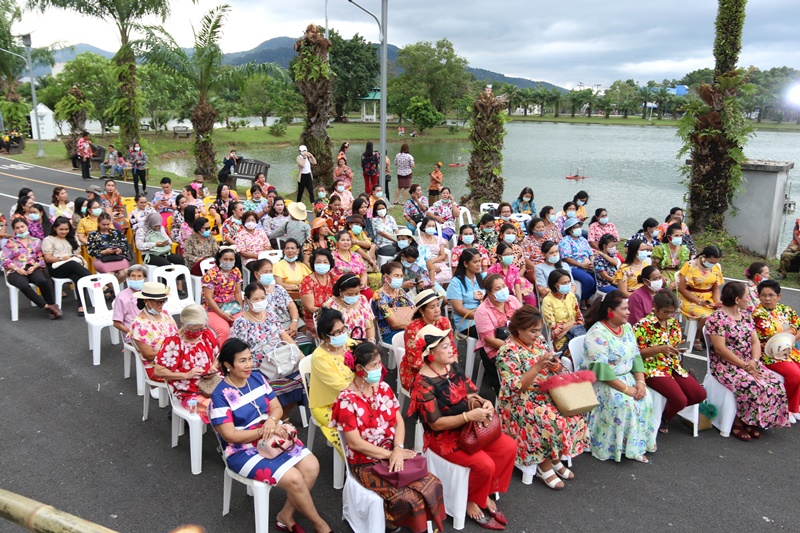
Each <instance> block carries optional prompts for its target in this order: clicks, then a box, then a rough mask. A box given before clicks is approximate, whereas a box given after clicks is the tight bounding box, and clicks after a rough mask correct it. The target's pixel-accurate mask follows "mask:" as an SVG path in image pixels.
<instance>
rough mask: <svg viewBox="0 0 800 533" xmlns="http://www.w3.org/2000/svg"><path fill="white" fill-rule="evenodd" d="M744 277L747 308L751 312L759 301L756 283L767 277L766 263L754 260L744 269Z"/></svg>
mask: <svg viewBox="0 0 800 533" xmlns="http://www.w3.org/2000/svg"><path fill="white" fill-rule="evenodd" d="M744 277H745V279H746V280H747V281H746V282H745V285H747V310H748V311H750V312H751V313H752V312H753V311H754V310H755V309H756V307H758V306H759V304H760V303H761V300H760V297H759V294H758V284H759V283H761V282H762V281H765V280H768V279H769V267H768V266H767V264H766V263H762V262H761V261H756V262H755V263H751V264H750V266H749V267H747V268H746V269H745V270H744ZM778 294H780V291H779V292H778Z"/></svg>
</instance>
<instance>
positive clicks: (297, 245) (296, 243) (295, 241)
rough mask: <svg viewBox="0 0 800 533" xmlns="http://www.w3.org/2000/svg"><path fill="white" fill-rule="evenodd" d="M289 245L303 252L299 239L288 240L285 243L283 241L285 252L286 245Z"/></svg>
mask: <svg viewBox="0 0 800 533" xmlns="http://www.w3.org/2000/svg"><path fill="white" fill-rule="evenodd" d="M289 243H292V244H294V245H295V246H296V247H297V249H298V250H301V246H300V243H299V242H297V239H286V240H285V241H283V249H284V250H285V249H286V245H287V244H289Z"/></svg>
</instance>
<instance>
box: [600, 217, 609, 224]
mask: <svg viewBox="0 0 800 533" xmlns="http://www.w3.org/2000/svg"><path fill="white" fill-rule="evenodd" d="M599 221H600V224H603V225H606V224H608V217H602V218H600V219H599Z"/></svg>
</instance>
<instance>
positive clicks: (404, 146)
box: [400, 143, 409, 154]
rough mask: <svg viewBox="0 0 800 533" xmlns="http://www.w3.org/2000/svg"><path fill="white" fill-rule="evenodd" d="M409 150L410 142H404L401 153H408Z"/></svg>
mask: <svg viewBox="0 0 800 533" xmlns="http://www.w3.org/2000/svg"><path fill="white" fill-rule="evenodd" d="M408 150H409V148H408V143H403V144H402V145H401V146H400V153H401V154H407V153H408Z"/></svg>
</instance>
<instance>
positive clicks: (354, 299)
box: [342, 294, 361, 305]
mask: <svg viewBox="0 0 800 533" xmlns="http://www.w3.org/2000/svg"><path fill="white" fill-rule="evenodd" d="M360 299H361V295H360V294H359V295H357V296H342V301H343V302H344V303H345V304H346V305H353V304H356V303H358V301H359V300H360Z"/></svg>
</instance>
